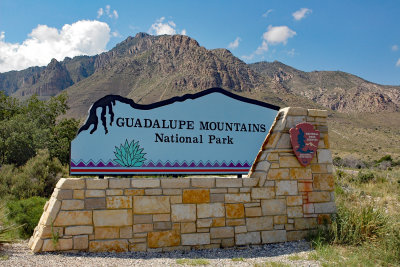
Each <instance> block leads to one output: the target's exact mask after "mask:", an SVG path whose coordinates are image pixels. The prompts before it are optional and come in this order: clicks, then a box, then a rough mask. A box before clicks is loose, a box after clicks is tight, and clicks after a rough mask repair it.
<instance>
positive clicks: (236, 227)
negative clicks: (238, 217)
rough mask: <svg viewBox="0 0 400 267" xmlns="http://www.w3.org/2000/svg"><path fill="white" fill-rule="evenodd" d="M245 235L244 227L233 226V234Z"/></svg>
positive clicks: (245, 229)
mask: <svg viewBox="0 0 400 267" xmlns="http://www.w3.org/2000/svg"><path fill="white" fill-rule="evenodd" d="M242 233H247V227H246V226H245V225H240V226H235V234H242Z"/></svg>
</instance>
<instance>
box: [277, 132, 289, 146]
mask: <svg viewBox="0 0 400 267" xmlns="http://www.w3.org/2000/svg"><path fill="white" fill-rule="evenodd" d="M276 148H292V143H291V142H290V135H289V134H287V133H282V134H281V138H279V141H278V143H277V144H276Z"/></svg>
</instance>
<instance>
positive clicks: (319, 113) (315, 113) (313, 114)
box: [308, 109, 328, 117]
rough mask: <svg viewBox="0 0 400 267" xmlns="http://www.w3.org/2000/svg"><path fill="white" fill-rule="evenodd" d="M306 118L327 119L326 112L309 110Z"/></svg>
mask: <svg viewBox="0 0 400 267" xmlns="http://www.w3.org/2000/svg"><path fill="white" fill-rule="evenodd" d="M308 116H310V117H328V111H327V110H322V109H309V110H308Z"/></svg>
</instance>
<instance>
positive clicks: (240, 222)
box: [225, 218, 246, 226]
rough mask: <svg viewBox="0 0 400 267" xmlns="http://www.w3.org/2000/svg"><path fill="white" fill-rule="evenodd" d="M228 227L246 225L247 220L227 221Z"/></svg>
mask: <svg viewBox="0 0 400 267" xmlns="http://www.w3.org/2000/svg"><path fill="white" fill-rule="evenodd" d="M225 222H226V226H239V225H245V224H246V220H245V219H244V218H243V219H226V221H225Z"/></svg>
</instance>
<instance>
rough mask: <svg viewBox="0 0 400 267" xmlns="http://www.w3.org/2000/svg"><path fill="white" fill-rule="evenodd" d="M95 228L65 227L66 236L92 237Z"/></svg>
mask: <svg viewBox="0 0 400 267" xmlns="http://www.w3.org/2000/svg"><path fill="white" fill-rule="evenodd" d="M91 234H93V226H68V227H65V235H91Z"/></svg>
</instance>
